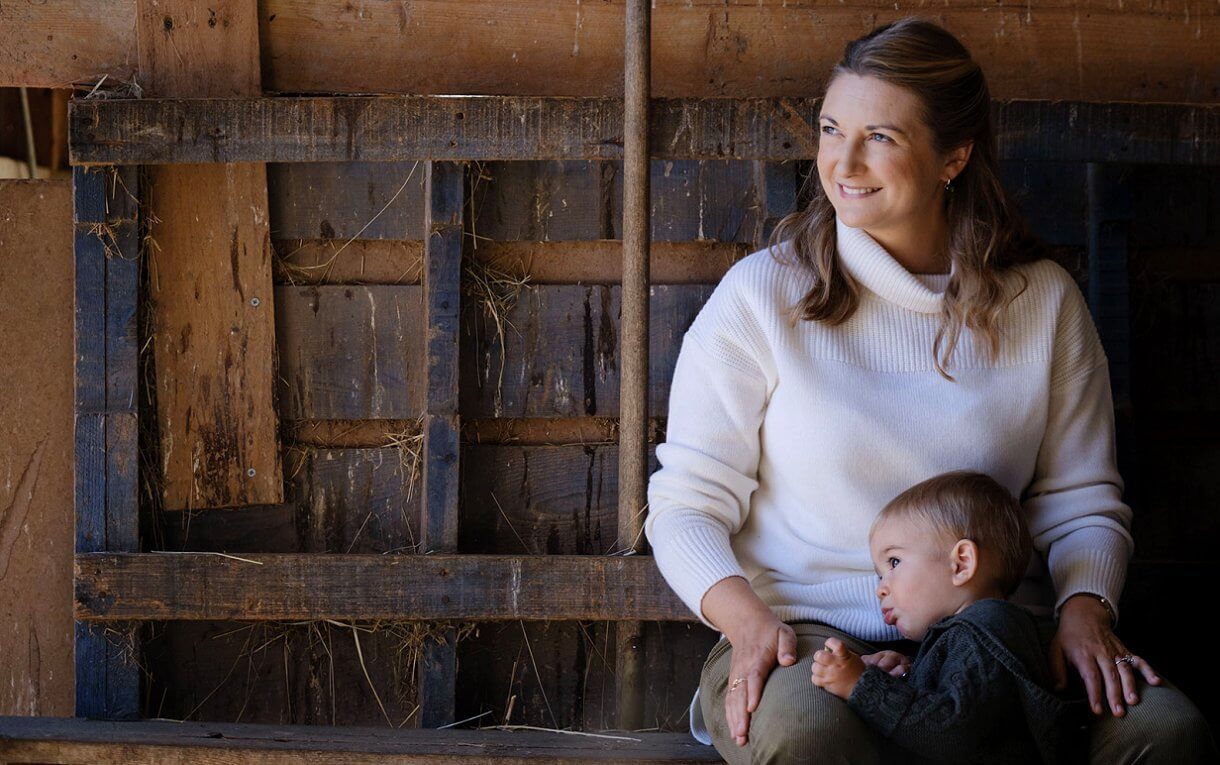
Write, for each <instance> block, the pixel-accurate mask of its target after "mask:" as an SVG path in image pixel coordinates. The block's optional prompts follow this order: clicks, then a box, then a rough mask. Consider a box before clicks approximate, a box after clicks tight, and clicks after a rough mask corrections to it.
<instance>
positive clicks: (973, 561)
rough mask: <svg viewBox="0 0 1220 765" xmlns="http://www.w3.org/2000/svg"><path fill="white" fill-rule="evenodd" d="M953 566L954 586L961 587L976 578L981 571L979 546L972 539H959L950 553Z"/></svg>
mask: <svg viewBox="0 0 1220 765" xmlns="http://www.w3.org/2000/svg"><path fill="white" fill-rule="evenodd" d="M950 561H951V562H952V564H953V586H954V587H961V586H962V585H964V584H966V583H968V582H969V581H970V580H971V579H973V578H974V575H975V573H976V572H977V571H978V570H979V546H978V545H976V544H975V543H974V540H972V539H959V540H957V543H956V544H954V545H953V551H952V552H951V553H950Z"/></svg>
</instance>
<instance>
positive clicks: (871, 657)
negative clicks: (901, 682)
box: [860, 651, 911, 677]
mask: <svg viewBox="0 0 1220 765" xmlns="http://www.w3.org/2000/svg"><path fill="white" fill-rule="evenodd" d="M860 660H861V661H863V662H864V664H865V666H869V667H872V666H875V667H877V668H878V669H880V670H881V671H882V672H886V673H889V674H891V675H893V676H894V677H906V674H907V672H909V671H910V669H911V657H909V656H906V655H904V654H901V653H898V652H897V651H878V652H877V653H866V654H864V655H863V656H861V657H860Z"/></svg>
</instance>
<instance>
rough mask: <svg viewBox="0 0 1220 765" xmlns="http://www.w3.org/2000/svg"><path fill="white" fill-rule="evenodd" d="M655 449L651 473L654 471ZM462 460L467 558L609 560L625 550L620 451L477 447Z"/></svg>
mask: <svg viewBox="0 0 1220 765" xmlns="http://www.w3.org/2000/svg"><path fill="white" fill-rule="evenodd" d="M652 451H653V450H652V449H651V448H650V449H649V450H648V452H649V454H648V458H649V472H652V471H653V470H655V469H656V467H657V465H656V460H655V458H654V457H653V456H652ZM462 458H463V461H464V462H465V464H466V469H465V470H464V471H463V475H462V507H463V514H462V524H461V547H460V549H461V551H462V552H464V553H475V554H514V555H610V554H615V553H622V552H624V550H625V549H626V548H625V547H624V546H622V545H619V544H618V542H617V536H618V528H617V523H618V521H617V510H616V508H617V502H618V487H619V481H618V470H619V466H618V447H617V446H615V445H588V446H489V445H480V446H468V447H466V449H465V450H464V451H463V457H462ZM632 541H634V540H632Z"/></svg>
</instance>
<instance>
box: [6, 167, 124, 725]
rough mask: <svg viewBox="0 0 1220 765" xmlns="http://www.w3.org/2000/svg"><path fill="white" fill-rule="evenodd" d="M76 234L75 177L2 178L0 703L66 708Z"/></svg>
mask: <svg viewBox="0 0 1220 765" xmlns="http://www.w3.org/2000/svg"><path fill="white" fill-rule="evenodd" d="M73 240H74V226H73V221H72V185H71V183H69V182H66V181H62V180H38V181H15V180H4V181H0V269H2V273H3V274H4V276H3V278H0V348H3V349H4V351H3V353H4V360H3V361H2V362H0V423H3V426H2V427H3V429H4V437H3V439H2V440H0V475H3V476H4V479H3V480H2V481H0V713H2V714H11V715H56V714H58V715H69V714H72V713H73V709H74V707H73V703H74V702H73V694H74V687H73V663H72V658H73V648H72V641H73V628H72V616H71V611H70V609H69V608H65V606H66V605H68V604H69V603H70V602H71V595H70V593H71V590H72V566H71V557H72V551H73V546H74V542H75V537H76V535H75V531H74V521H75V518H74V515H73V512H72V496H73V488H74V487H73V464H72V457H73V444H72V433H73V380H72V378H73V371H72V365H73V360H74V357H75V352H74V345H73V321H74V319H73V305H74V302H75V301H74V299H73V289H74V287H73V251H72V246H73ZM101 265H103V266H104V264H101ZM99 286H101V287H103V288H104V283H103V284H101V285H99ZM31 593H38V595H39V597H30V595H31Z"/></svg>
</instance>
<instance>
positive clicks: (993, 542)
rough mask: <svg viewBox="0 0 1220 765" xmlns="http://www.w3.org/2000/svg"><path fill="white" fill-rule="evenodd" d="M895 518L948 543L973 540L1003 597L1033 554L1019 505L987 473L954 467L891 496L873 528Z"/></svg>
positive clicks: (1012, 588) (1012, 590) (1020, 576)
mask: <svg viewBox="0 0 1220 765" xmlns="http://www.w3.org/2000/svg"><path fill="white" fill-rule="evenodd" d="M895 518H913V519H916V520H919V521H922V522H925V523H927V524H928V525H929V526H931V527H932V528H933V529H935V530H936V532H937V533H938V534H939V535H940V536H942V537H943V538H945V539H946V540H949V542H950V543H951V542H956V541H957V540H959V539H969V540H971V541H972V542H974V543H975V544H976V545H978V548H979V557H980V559H986V560H987V561H988V567H987V569H985V570H989V571H990V572H991V573H992V575H994V576H995V578H996V585H997V586H998V587H999V588H1000V589H1001V590H1003V592H1004V595H1005V597H1007V596H1009V595H1011V594H1012V593H1013V592H1014V591H1016V589H1017V585H1019V584H1020V583H1021V578H1022V577H1023V576H1024V575H1025V569H1026V567H1027V566H1028V565H1029V558H1030V555H1032V554H1033V541H1032V539H1031V538H1030V535H1029V528H1028V527H1027V526H1026V524H1025V515H1024V513H1023V512H1022V511H1021V503H1020V502H1018V501H1017V500H1016V498H1015V497H1013V496H1012V494H1010V493H1009V491H1008V490H1007V489H1005V488H1004V487H1003V486H1001V485H1000V484H999V483H997V482H996V481H995V479H993V478H992V477H991V476H989V475H986V474H985V473H978V472H974V471H970V470H955V471H952V472H949V473H941V474H940V475H937V476H933V477H932V478H929V479H927V480H926V481H921V482H920V483H917V484H915V485H914V486H912V487H911V488H909V489H907V490H906V491H904V492H902V493H901V494H899V495H898V496H897V497H894V498H893V499H891V500H890V501H889V503H888V504H886V506H885V507H884V508H882V510H881V513H880V514H879V515H878V516H877V518H876V520H874V521H873V529H876V528H877V526H878V525H879V524H880V523H881V522H882V521H884V520H887V519H895Z"/></svg>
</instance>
